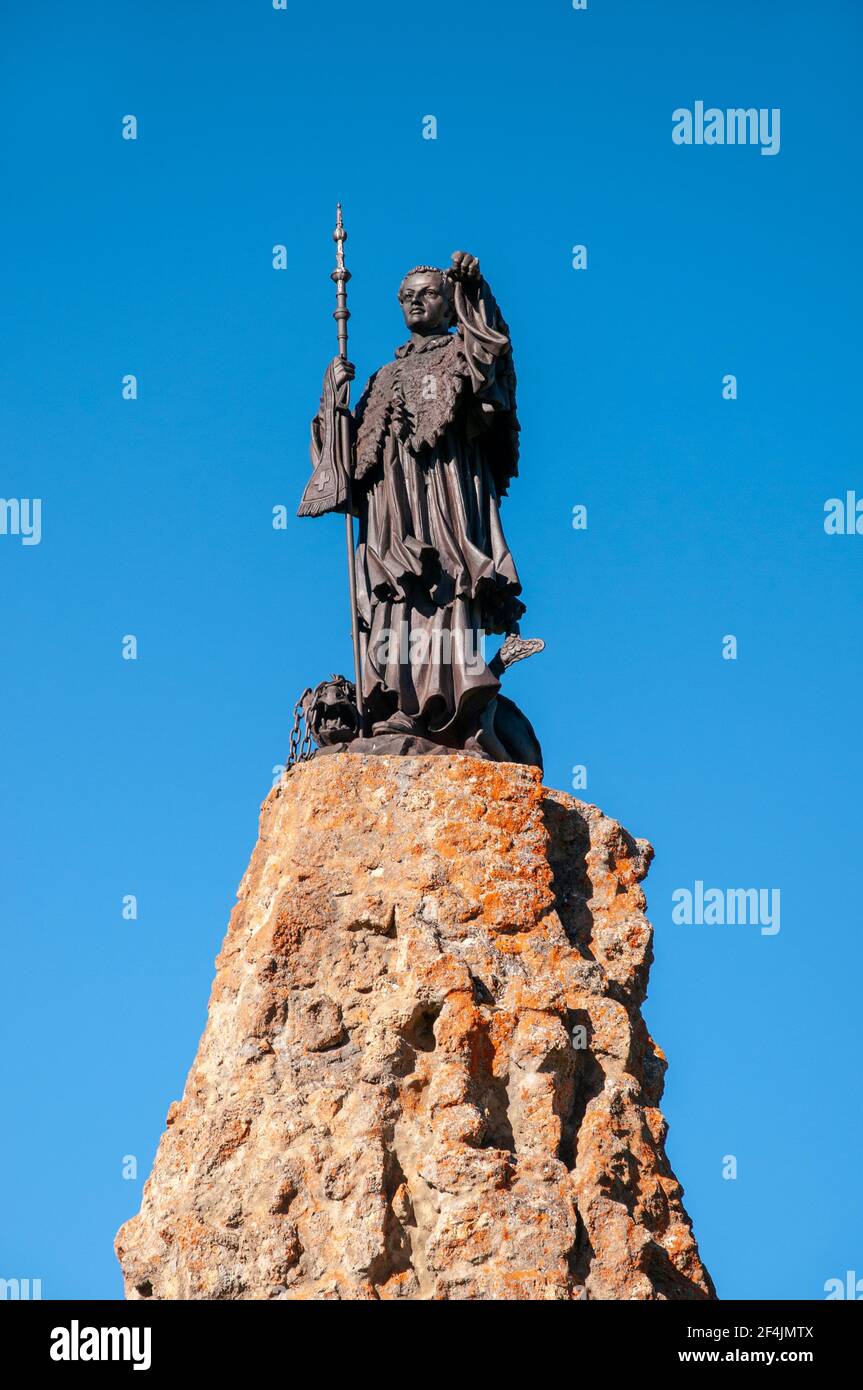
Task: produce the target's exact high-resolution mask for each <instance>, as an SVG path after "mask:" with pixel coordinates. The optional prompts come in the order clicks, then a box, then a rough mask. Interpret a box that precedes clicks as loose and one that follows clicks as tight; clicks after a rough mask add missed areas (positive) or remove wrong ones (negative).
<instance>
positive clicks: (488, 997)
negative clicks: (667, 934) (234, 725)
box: [117, 754, 714, 1299]
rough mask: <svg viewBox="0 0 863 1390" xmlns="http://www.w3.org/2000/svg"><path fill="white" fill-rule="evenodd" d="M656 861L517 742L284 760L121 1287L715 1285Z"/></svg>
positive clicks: (670, 1290) (132, 1229)
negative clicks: (656, 945)
mask: <svg viewBox="0 0 863 1390" xmlns="http://www.w3.org/2000/svg"><path fill="white" fill-rule="evenodd" d="M651 855H652V851H651V849H650V846H649V845H648V844H647V842H646V841H644V840H633V839H632V838H631V837H630V836H629V835H628V834H627V833H626V831H624V830H622V829H621V827H620V826H619V825H618V824H617V823H616V822H615V821H612V820H609V819H608V818H607V817H605V816H603V814H602V813H601V812H600V811H599V810H597V808H596V807H595V806H588V805H585V804H584V803H582V802H579V801H576V800H575V799H574V798H573V797H570V796H567V795H565V794H563V793H561V792H553V791H548V790H546V789H545V788H543V786H542V785H541V782H540V779H539V774H538V773H537V772H536V771H535V770H534V769H531V768H527V767H522V766H518V765H515V764H496V763H488V762H482V761H479V760H477V759H473V758H469V757H465V756H462V755H458V754H454V755H452V756H449V757H428V758H425V757H416V758H387V757H368V756H365V757H364V756H359V755H352V754H343V755H340V756H338V757H330V758H319V759H316V760H315V761H313V762H311V763H306V764H302V765H300V766H298V767H295V768H294V769H293V770H292V771H291V772H289V773H288V774H287V776H286V778H285V779H284V780H283V782H282V783H281V784H280V785H279V786H278V787H276V788H275V789H274V790H273V792H272V793H271V794H270V796H269V797H268V798H267V801H266V802H265V804H264V807H263V812H262V818H261V833H260V839H259V841H258V844H257V847H256V849H255V852H254V855H253V857H252V861H251V864H250V865H249V869H248V871H247V873H246V875H245V877H244V879H243V882H242V884H241V886H240V892H239V902H238V904H237V906H236V908H235V909H234V913H233V915H232V918H231V923H230V927H229V930H228V935H227V937H226V939H225V943H224V946H223V948H222V952H221V954H220V956H219V959H218V962H217V967H218V968H217V975H216V980H215V984H214V986H213V991H212V996H211V1000H210V1010H209V1018H208V1022H207V1027H206V1031H205V1033H204V1036H203V1038H202V1040H201V1044H200V1048H199V1050H198V1055H197V1058H196V1059H195V1063H194V1065H193V1067H192V1070H191V1072H190V1074H189V1077H188V1080H187V1083H186V1089H185V1094H184V1096H183V1099H182V1100H181V1101H179V1102H175V1103H174V1104H173V1105H172V1106H171V1108H170V1110H169V1112H168V1120H167V1123H168V1128H167V1130H166V1132H165V1134H164V1136H163V1138H162V1141H161V1144H160V1146H159V1151H158V1154H157V1157H156V1161H155V1166H154V1169H153V1173H152V1175H151V1177H150V1179H149V1180H148V1182H147V1184H146V1187H145V1190H144V1199H143V1204H142V1207H141V1211H140V1213H139V1214H138V1215H137V1216H136V1217H134V1218H133V1219H132V1220H131V1221H129V1222H127V1223H126V1225H125V1226H123V1228H122V1229H121V1230H120V1232H119V1234H118V1236H117V1253H118V1255H119V1258H120V1261H121V1264H122V1266H123V1272H124V1276H125V1281H126V1295H127V1297H128V1298H146V1297H152V1298H160V1299H272V1298H276V1299H279V1298H280V1299H296V1298H313V1299H374V1298H383V1299H396V1298H407V1299H573V1298H587V1299H702V1298H710V1297H713V1296H714V1295H713V1287H712V1284H711V1282H710V1277H709V1275H708V1274H707V1273H706V1271H705V1269H704V1267H703V1265H702V1264H701V1261H700V1259H699V1256H698V1250H697V1247H696V1244H695V1240H694V1238H693V1235H692V1231H691V1227H690V1223H689V1219H688V1217H687V1215H686V1213H685V1211H684V1209H683V1206H682V1205H681V1197H682V1189H681V1187H680V1184H679V1183H678V1182H677V1180H676V1179H675V1177H674V1174H673V1173H672V1172H671V1169H670V1168H669V1165H668V1161H667V1159H666V1157H665V1151H664V1138H665V1129H666V1126H665V1121H664V1120H663V1118H662V1115H661V1113H660V1111H659V1109H658V1105H659V1099H660V1094H661V1091H662V1084H663V1073H664V1070H665V1059H664V1057H663V1055H662V1053H661V1051H660V1050H659V1049H658V1048H657V1047H656V1046H655V1044H654V1043H653V1042H652V1040H651V1038H650V1037H649V1035H648V1033H647V1030H646V1028H645V1026H644V1023H643V1022H642V1019H641V1014H640V1005H641V1003H642V1001H643V999H644V995H645V990H646V985H647V973H648V969H649V965H650V961H651V928H650V924H649V923H648V921H647V920H646V918H645V916H644V909H645V900H644V895H643V893H642V891H641V888H640V887H639V883H640V880H641V879H642V878H643V877H644V875H645V874H646V872H647V868H648V865H649V863H650V859H651Z"/></svg>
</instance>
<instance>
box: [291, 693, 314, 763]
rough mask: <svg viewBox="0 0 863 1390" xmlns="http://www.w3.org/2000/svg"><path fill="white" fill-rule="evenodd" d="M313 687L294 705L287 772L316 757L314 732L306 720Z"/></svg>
mask: <svg viewBox="0 0 863 1390" xmlns="http://www.w3.org/2000/svg"><path fill="white" fill-rule="evenodd" d="M311 693H312V691H311V687H310V686H309V687H307V688H306V689H305V690H304V691H303V693H302V695H301V696H300V698H299V700H297V703H296V704H295V705H294V726H293V728H292V729H291V741H290V745H289V748H288V758H287V762H286V763H285V770H287V769H288V768H289V767H293V766H294V764H295V763H305V762H308V760H309V758H313V757H314V756H315V750H314V748H313V747H312V732H311V729H310V728H309V722H308V720H307V719H306V711H305V703H306V700H307V699H308V697H309V695H311ZM301 731H302V732H301Z"/></svg>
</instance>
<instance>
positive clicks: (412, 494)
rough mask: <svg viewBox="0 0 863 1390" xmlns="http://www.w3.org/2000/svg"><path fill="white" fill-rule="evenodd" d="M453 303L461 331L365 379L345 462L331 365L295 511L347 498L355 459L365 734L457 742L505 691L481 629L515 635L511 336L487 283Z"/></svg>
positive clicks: (339, 396)
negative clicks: (368, 724) (509, 537)
mask: <svg viewBox="0 0 863 1390" xmlns="http://www.w3.org/2000/svg"><path fill="white" fill-rule="evenodd" d="M454 308H455V314H456V319H457V326H456V330H455V332H454V333H441V334H438V335H436V336H432V337H427V338H423V339H420V340H419V341H416V342H414V341H413V340H411V341H409V342H407V343H405V344H404V345H403V346H402V347H400V348H398V349H397V351H396V354H395V360H394V361H392V362H389V363H387V364H386V365H385V366H383V367H382V368H381V369H380V370H379V371H378V372H376V373H375V375H374V376H373V377H372V378H371V380H370V381H369V383H368V385H367V386H366V388H365V390H364V392H363V394H362V397H361V398H360V401H359V403H358V405H357V408H356V411H355V414H354V416H353V418H352V420H351V428H350V432H349V433H350V442H351V457H350V459H349V460H347V461H346V460H345V457H344V455H345V445H344V440H345V433H346V432H344V431H343V430H342V429H341V428H340V421H339V417H340V416H341V415H343V414H344V411H345V407H344V404H343V401H344V393H340V392H339V391H338V389H337V388H336V387H335V383H334V380H333V378H332V374H331V370H330V371H329V372H328V379H327V380H325V383H324V393H323V396H322V401H321V409H320V411H319V412H318V415H317V417H316V419H315V421H314V422H313V425H312V456H313V463H315V465H316V468H315V473H314V474H313V477H312V479H311V480H310V483H309V486H308V487H307V489H306V495H305V497H304V501H303V505H302V506H301V508H300V513H301V514H307V515H308V514H316V513H317V512H320V511H323V510H339V509H341V510H343V509H344V506H343V505H340V503H341V504H343V502H344V498H345V495H346V491H347V489H346V483H345V472H346V469H347V468H350V476H351V493H352V502H353V510H354V511H355V513H356V514H357V515H358V516H359V519H360V528H359V544H358V546H357V551H356V573H357V600H358V610H359V614H360V620H361V624H362V629H363V638H364V640H363V698H364V702H365V706H366V709H367V711H368V712H369V715H370V717H371V719H372V720H373V721H374V731H375V732H376V733H379V732H383V731H396V730H399V731H405V732H408V731H410V732H413V733H416V734H420V735H424V736H426V737H431V738H432V739H434V740H435V741H437V742H442V743H445V744H449V745H451V746H454V747H464V746H465V744H466V742H467V741H468V740H469V739H470V738H471V737H473V736H474V735H475V734H476V732H477V730H478V728H479V725H480V723H481V720H482V715H483V711H484V710H487V708H488V706H489V705H490V703H491V702H492V701H493V700H494V699H495V696H496V695H497V692H498V689H499V682H498V680H497V678H496V676H495V675H494V674H493V672H492V671H490V670H489V667H488V665H487V663H486V661H485V659H484V654H483V650H482V648H483V642H482V637H483V634H484V633H486V632H490V633H509V632H517V631H518V620H519V618H520V616H521V614H522V613H523V612H524V605H523V604H522V602H521V600H520V599H519V597H518V596H519V594H520V592H521V584H520V582H519V578H518V573H517V571H516V567H515V563H514V561H513V558H512V555H511V554H510V550H509V547H508V545H507V542H506V539H505V536H504V533H503V528H502V526H501V519H500V508H499V503H500V498H501V497H502V496H503V495H504V493H505V492H506V489H507V486H508V484H509V481H510V479H511V478H512V477H513V476H514V475H515V474H516V472H517V459H518V433H517V432H518V422H517V419H516V414H515V373H514V370H513V364H512V350H511V344H510V339H509V332H508V330H507V327H506V324H505V323H504V322H503V319H502V318H501V316H500V313H499V310H498V308H497V305H496V304H495V301H494V299H493V297H492V295H491V292H490V290H489V288H488V286H487V284H486V283H485V281H481V282H479V284H478V285H477V286H475V287H474V288H473V289H472V290H471V291H467V290H466V289H465V287H464V286H463V285H462V284H461V283H459V284H457V285H456V287H455V295H454Z"/></svg>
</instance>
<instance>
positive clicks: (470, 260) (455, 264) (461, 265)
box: [449, 251, 480, 284]
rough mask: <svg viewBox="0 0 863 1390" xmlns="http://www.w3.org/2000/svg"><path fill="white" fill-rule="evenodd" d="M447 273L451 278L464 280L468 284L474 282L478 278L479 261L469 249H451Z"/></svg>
mask: <svg viewBox="0 0 863 1390" xmlns="http://www.w3.org/2000/svg"><path fill="white" fill-rule="evenodd" d="M449 273H450V278H451V279H452V280H464V281H465V282H467V283H468V284H475V283H476V282H477V281H478V280H479V279H480V273H479V261H478V260H477V258H476V256H472V255H471V254H470V252H469V251H453V253H452V266H451V267H450V272H449Z"/></svg>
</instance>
